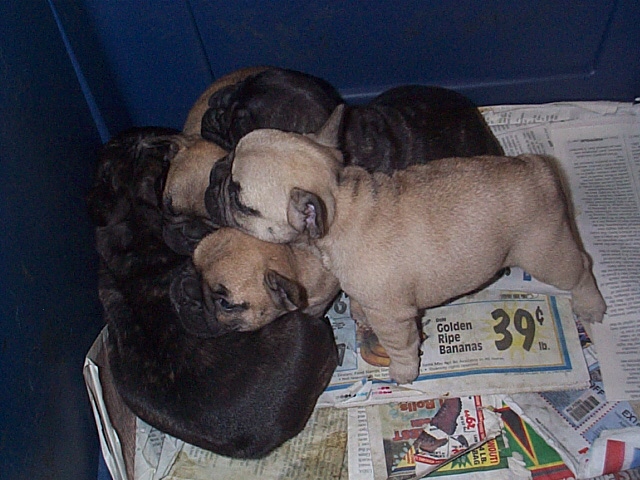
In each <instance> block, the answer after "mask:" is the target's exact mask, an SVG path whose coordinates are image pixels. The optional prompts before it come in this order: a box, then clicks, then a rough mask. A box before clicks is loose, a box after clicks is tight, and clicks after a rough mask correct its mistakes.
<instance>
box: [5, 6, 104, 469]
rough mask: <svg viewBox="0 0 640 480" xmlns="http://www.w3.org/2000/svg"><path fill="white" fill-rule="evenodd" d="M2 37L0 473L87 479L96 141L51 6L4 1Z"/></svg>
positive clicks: (91, 440)
mask: <svg viewBox="0 0 640 480" xmlns="http://www.w3.org/2000/svg"><path fill="white" fill-rule="evenodd" d="M0 31H1V32H2V35H1V36H0V79H1V80H0V81H1V87H2V88H1V93H0V118H1V120H0V178H1V179H2V181H1V182H0V209H1V210H0V212H1V213H0V215H1V217H0V225H1V230H0V231H1V233H0V255H1V256H0V261H1V263H0V291H1V292H2V294H1V295H0V322H1V323H0V378H1V383H0V385H1V387H0V419H1V421H0V472H1V473H0V477H2V478H3V479H14V478H16V479H40V478H43V479H44V478H46V479H51V478H55V479H64V478H70V479H71V478H75V479H78V478H91V476H93V478H95V472H96V468H97V461H98V455H97V447H98V443H97V436H96V430H95V426H94V425H93V418H92V415H91V412H90V409H89V404H88V401H87V394H86V390H85V387H84V382H83V379H82V365H83V358H84V355H85V354H86V351H87V349H88V348H89V346H90V345H91V342H92V341H93V339H94V338H95V336H96V334H97V333H98V331H99V329H100V326H101V323H102V320H101V318H100V313H99V307H98V303H97V295H96V279H95V264H96V259H95V258H94V254H93V245H92V241H93V240H92V239H93V235H92V231H91V229H90V226H89V222H88V219H87V216H86V214H85V210H86V207H85V201H84V196H85V193H86V189H87V187H88V185H89V180H90V177H91V175H92V170H93V159H94V155H95V149H96V147H97V146H98V145H99V144H100V138H99V136H98V132H97V129H96V126H95V124H94V122H93V118H92V116H91V115H90V111H89V109H88V107H87V103H86V101H85V98H84V96H83V95H82V92H81V89H80V87H79V84H78V81H77V78H76V75H75V74H74V70H73V68H72V66H71V64H70V62H69V58H68V56H67V53H66V51H65V49H64V46H63V43H62V40H61V37H60V34H59V31H58V28H57V26H56V23H55V21H54V18H53V16H52V14H51V11H50V9H49V6H48V5H47V3H46V2H42V1H41V2H35V1H26V2H25V1H22V0H15V1H14V0H11V1H6V0H5V1H4V2H2V3H0Z"/></svg>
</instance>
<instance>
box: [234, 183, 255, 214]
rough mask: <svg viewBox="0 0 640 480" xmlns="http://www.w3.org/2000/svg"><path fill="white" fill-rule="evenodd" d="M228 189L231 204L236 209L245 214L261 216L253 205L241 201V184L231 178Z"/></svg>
mask: <svg viewBox="0 0 640 480" xmlns="http://www.w3.org/2000/svg"><path fill="white" fill-rule="evenodd" d="M228 191H229V199H230V200H231V204H232V206H233V208H234V209H235V210H236V211H239V212H241V213H243V214H244V215H252V216H259V213H258V211H257V210H254V209H253V208H251V207H247V206H246V205H244V204H243V203H242V202H241V201H240V185H239V184H238V183H237V182H234V181H233V180H230V182H229V190H228Z"/></svg>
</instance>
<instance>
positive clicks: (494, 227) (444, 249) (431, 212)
mask: <svg viewBox="0 0 640 480" xmlns="http://www.w3.org/2000/svg"><path fill="white" fill-rule="evenodd" d="M340 185H341V186H340V188H339V190H338V193H337V194H336V205H337V207H336V217H335V219H334V222H333V224H332V226H331V228H330V230H329V234H328V235H327V237H325V239H321V240H319V243H318V245H319V247H320V248H321V250H324V249H325V247H326V246H330V245H336V248H330V251H331V253H330V257H332V258H330V266H329V269H330V270H333V269H338V270H337V271H336V275H337V276H338V278H340V279H341V280H342V279H343V278H349V280H348V281H347V282H348V285H345V284H344V282H343V288H344V290H345V291H347V292H348V291H349V288H350V287H351V283H353V282H357V283H360V284H363V283H364V284H366V285H367V287H365V288H358V290H369V291H370V292H371V295H379V294H380V291H381V290H386V291H389V288H390V286H392V287H391V288H392V289H393V290H394V291H396V290H397V291H398V293H397V295H401V296H402V295H404V296H406V297H407V298H411V297H413V296H414V295H418V298H420V297H422V295H421V294H420V293H419V292H420V291H423V290H427V291H428V292H426V293H427V295H428V296H429V297H430V300H429V303H431V304H433V302H434V301H435V303H440V302H443V301H446V300H448V299H449V298H451V297H452V296H454V295H458V294H463V293H466V292H468V291H469V290H472V289H474V288H476V287H477V286H478V277H484V278H485V280H489V279H491V278H492V277H493V275H495V273H496V272H497V270H498V269H499V268H501V266H506V265H505V264H509V263H510V262H511V261H513V260H515V259H514V258H511V257H512V255H513V254H514V252H513V251H512V247H513V246H514V244H515V243H516V242H518V241H522V239H523V237H527V236H529V237H531V238H529V240H535V236H536V234H537V233H536V229H535V225H537V224H539V222H544V224H549V223H554V222H555V223H559V222H560V223H564V222H565V221H566V220H568V218H567V212H566V208H564V207H563V205H564V204H565V199H564V194H563V192H562V189H561V186H560V184H559V182H558V181H557V177H556V176H555V174H554V171H553V169H552V166H551V164H550V160H549V159H547V158H545V157H539V156H533V155H532V156H521V157H518V158H508V157H476V158H462V159H444V160H436V161H433V162H431V163H429V164H426V165H420V166H415V167H409V168H408V169H407V170H404V171H398V172H394V173H393V174H392V175H391V176H388V175H384V174H374V175H368V174H366V173H365V172H364V171H363V170H361V169H358V168H354V167H347V168H345V169H344V171H343V174H342V176H341V179H340ZM356 192H357V193H356ZM558 205H560V207H558ZM337 245H339V247H338V246H337ZM547 247H548V245H547V244H545V248H547ZM516 253H517V252H516ZM370 259H375V260H374V262H372V261H371V260H370ZM372 263H373V264H374V265H372V266H371V269H370V270H369V271H367V265H371V264H372ZM374 268H375V271H376V272H384V275H383V276H382V277H381V276H380V275H379V274H376V273H374V271H373V269H374ZM362 269H365V272H364V275H359V278H352V279H351V278H350V277H351V276H350V274H349V272H354V271H357V270H362ZM470 270H471V271H474V272H476V273H475V274H474V275H473V276H471V277H470V276H467V272H468V271H470ZM455 272H459V274H456V273H455ZM425 282H427V283H425ZM374 291H375V292H377V293H375V294H374V293H373V292H374ZM401 292H405V293H404V294H403V293H401ZM439 292H441V293H439ZM431 297H433V298H432V299H431ZM422 300H423V301H421V302H418V303H423V302H425V301H427V299H426V298H423V299H422ZM423 306H424V305H423Z"/></svg>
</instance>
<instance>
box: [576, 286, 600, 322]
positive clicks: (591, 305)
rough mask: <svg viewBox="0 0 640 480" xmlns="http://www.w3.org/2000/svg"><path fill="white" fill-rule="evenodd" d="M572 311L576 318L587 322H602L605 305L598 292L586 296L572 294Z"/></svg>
mask: <svg viewBox="0 0 640 480" xmlns="http://www.w3.org/2000/svg"><path fill="white" fill-rule="evenodd" d="M572 307H573V313H574V314H575V315H576V317H577V318H578V320H580V321H581V322H587V323H602V319H603V318H604V314H605V312H606V311H607V305H606V303H605V302H604V299H603V298H602V295H600V294H599V293H598V294H597V295H595V294H594V295H591V296H588V297H584V296H580V297H576V296H575V295H574V297H573V300H572Z"/></svg>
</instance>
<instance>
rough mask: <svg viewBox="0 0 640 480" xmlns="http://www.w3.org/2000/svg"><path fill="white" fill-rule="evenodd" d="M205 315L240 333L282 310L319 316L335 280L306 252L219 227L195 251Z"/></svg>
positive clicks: (335, 291)
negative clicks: (298, 311)
mask: <svg viewBox="0 0 640 480" xmlns="http://www.w3.org/2000/svg"><path fill="white" fill-rule="evenodd" d="M193 263H194V264H195V267H196V270H197V271H198V273H199V274H200V276H201V278H202V293H200V292H197V295H201V296H202V298H203V299H204V305H205V309H204V312H205V316H207V317H209V316H210V317H211V318H215V319H217V320H218V322H220V323H222V324H224V325H226V326H228V327H230V328H232V329H234V330H240V331H247V330H256V329H258V328H261V327H263V326H264V325H266V324H268V323H270V322H272V321H273V320H274V319H275V318H277V317H279V316H281V315H283V314H284V313H286V312H289V311H294V310H300V311H302V312H304V313H306V314H308V315H311V316H322V315H324V313H325V311H326V310H327V308H328V307H329V304H330V303H331V302H332V301H333V299H334V298H335V297H336V295H337V294H338V292H339V290H340V286H339V285H338V280H337V279H336V278H335V277H334V276H333V275H332V274H331V273H329V271H328V270H326V269H325V268H324V267H323V266H322V263H321V262H320V259H319V258H317V257H316V256H314V255H312V254H311V253H309V252H308V251H306V250H302V249H299V248H291V247H290V246H288V245H278V244H275V243H268V242H263V241H261V240H258V239H256V238H254V237H252V236H250V235H247V234H246V233H242V232H240V231H239V230H236V229H234V228H221V229H219V230H217V231H216V232H214V233H212V234H210V235H208V236H207V237H205V238H204V239H203V240H202V241H201V242H200V243H199V244H198V246H197V248H196V249H195V252H194V254H193Z"/></svg>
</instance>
